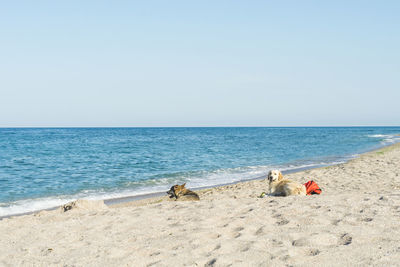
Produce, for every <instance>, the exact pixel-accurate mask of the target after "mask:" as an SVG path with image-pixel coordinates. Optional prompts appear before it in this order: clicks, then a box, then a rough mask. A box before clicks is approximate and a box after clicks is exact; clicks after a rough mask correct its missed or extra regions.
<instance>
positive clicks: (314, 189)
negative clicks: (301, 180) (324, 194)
mask: <svg viewBox="0 0 400 267" xmlns="http://www.w3.org/2000/svg"><path fill="white" fill-rule="evenodd" d="M304 186H305V187H306V190H307V195H314V194H318V195H319V194H321V191H322V190H321V188H319V186H318V185H317V183H316V182H314V181H308V182H307V183H305V184H304Z"/></svg>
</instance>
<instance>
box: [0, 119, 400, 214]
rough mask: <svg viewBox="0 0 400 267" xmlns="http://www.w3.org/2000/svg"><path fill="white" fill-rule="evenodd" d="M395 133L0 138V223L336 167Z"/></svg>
mask: <svg viewBox="0 0 400 267" xmlns="http://www.w3.org/2000/svg"><path fill="white" fill-rule="evenodd" d="M399 134H400V127H250V128H246V127H227V128H225V127H217V128H0V217H2V216H10V215H15V214H21V213H27V212H33V211H37V210H42V209H48V208H52V207H56V206H59V205H62V204H64V203H67V202H69V201H72V200H75V199H78V198H83V199H104V200H107V199H118V198H124V197H135V196H142V195H146V194H152V193H157V192H165V191H167V190H168V189H169V188H170V187H171V186H172V185H174V184H178V183H179V184H181V183H186V184H187V187H189V188H192V189H196V188H202V187H211V186H216V185H221V184H229V183H235V182H239V181H244V180H251V179H257V178H262V177H265V176H266V174H267V173H268V171H269V170H271V169H280V170H282V171H293V170H298V169H304V168H313V167H319V166H326V165H332V164H338V163H343V162H346V161H348V160H349V159H351V158H354V157H356V156H357V155H359V154H360V153H363V152H367V151H370V150H374V149H378V148H380V147H383V146H387V145H390V144H394V143H396V142H400V136H399Z"/></svg>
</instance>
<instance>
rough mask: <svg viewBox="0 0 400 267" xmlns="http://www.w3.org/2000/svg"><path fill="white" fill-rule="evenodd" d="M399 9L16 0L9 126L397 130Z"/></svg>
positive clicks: (7, 11)
mask: <svg viewBox="0 0 400 267" xmlns="http://www.w3.org/2000/svg"><path fill="white" fill-rule="evenodd" d="M399 14H400V1H107V2H106V1H6V2H3V3H2V4H1V7H0V127H8V126H299V125H309V126H318V125H332V126H335V125H400V15H399Z"/></svg>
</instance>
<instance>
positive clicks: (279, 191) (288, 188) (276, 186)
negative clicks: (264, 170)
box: [268, 170, 307, 197]
mask: <svg viewBox="0 0 400 267" xmlns="http://www.w3.org/2000/svg"><path fill="white" fill-rule="evenodd" d="M268 181H269V194H270V195H271V196H284V197H285V196H291V195H302V196H305V195H307V191H306V187H305V186H304V185H302V184H299V183H297V182H295V181H291V180H289V179H285V178H283V175H282V173H281V172H280V171H278V170H272V171H270V172H269V173H268Z"/></svg>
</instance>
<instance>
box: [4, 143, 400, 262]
mask: <svg viewBox="0 0 400 267" xmlns="http://www.w3.org/2000/svg"><path fill="white" fill-rule="evenodd" d="M285 178H288V179H291V180H294V181H297V182H301V183H303V182H305V181H307V180H310V179H312V180H314V181H316V182H317V184H318V185H319V186H320V188H321V189H322V190H323V191H322V194H321V195H313V196H289V197H272V196H268V197H265V198H258V196H259V195H260V193H261V192H262V191H265V189H266V188H267V187H268V183H267V181H266V179H261V180H251V181H246V182H239V183H236V184H231V185H225V186H218V187H213V188H209V189H203V190H199V191H197V193H198V194H199V196H200V201H194V202H193V201H171V200H169V199H168V197H167V196H164V197H160V198H159V199H157V198H150V199H142V200H138V201H131V202H126V203H121V204H116V205H111V206H109V207H108V206H106V205H104V204H103V203H102V202H101V203H100V202H99V201H87V202H80V205H77V206H75V207H73V208H72V209H71V210H67V211H65V210H61V209H58V210H53V211H42V212H38V213H35V214H32V215H26V216H14V217H11V218H7V219H3V220H1V221H0V235H1V236H2V240H3V243H4V244H6V245H4V246H0V265H5V266H27V265H29V266H44V265H45V266H60V265H62V266H64V265H67V266H88V265H96V266H125V265H128V266H132V265H135V266H154V265H162V266H170V265H176V263H177V262H179V265H182V266H195V265H197V266H228V265H233V266H250V265H251V266H288V265H290V266H310V265H321V266H393V265H396V264H397V263H398V262H399V261H400V247H399V242H400V232H399V229H400V143H397V144H393V145H391V146H386V147H383V148H380V149H376V150H373V151H370V152H367V153H363V154H360V155H359V156H357V157H356V158H354V159H351V160H349V161H347V162H346V163H342V164H337V165H331V166H326V167H322V168H314V169H308V170H304V171H298V172H295V173H290V174H285ZM377 186H378V187H379V188H377ZM55 237H56V238H55Z"/></svg>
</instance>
